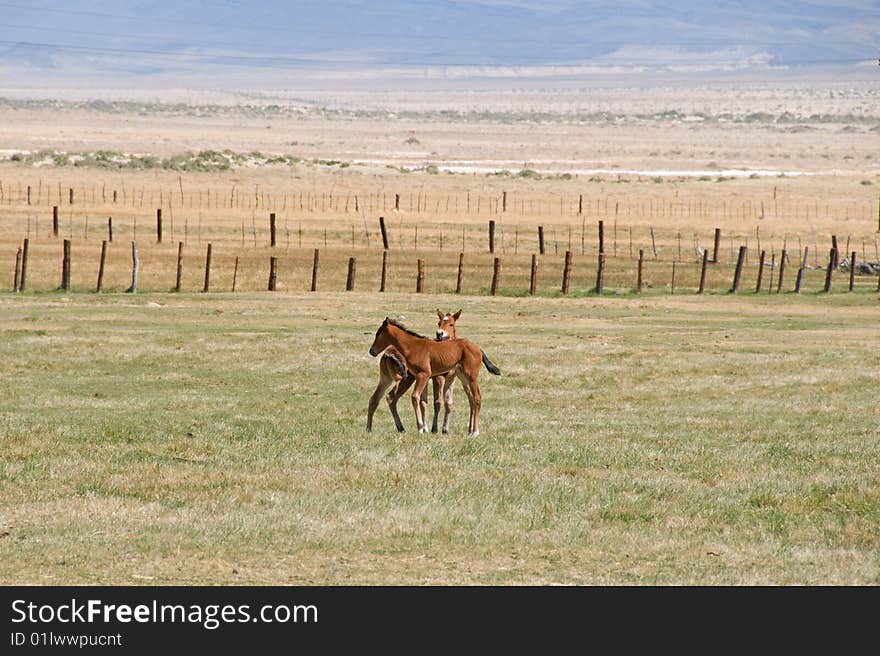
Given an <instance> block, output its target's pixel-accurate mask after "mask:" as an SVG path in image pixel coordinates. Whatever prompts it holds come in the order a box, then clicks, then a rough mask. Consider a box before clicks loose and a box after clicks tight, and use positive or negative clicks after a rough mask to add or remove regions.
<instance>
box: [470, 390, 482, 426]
mask: <svg viewBox="0 0 880 656" xmlns="http://www.w3.org/2000/svg"><path fill="white" fill-rule="evenodd" d="M471 383H472V385H473V392H472V393H473V395H474V431H473V433H471V437H476V436H477V435H479V434H480V408H482V407H483V395H482V393H481V392H480V386H479V385H477V379H476V377H474V378H473V380H472V381H471Z"/></svg>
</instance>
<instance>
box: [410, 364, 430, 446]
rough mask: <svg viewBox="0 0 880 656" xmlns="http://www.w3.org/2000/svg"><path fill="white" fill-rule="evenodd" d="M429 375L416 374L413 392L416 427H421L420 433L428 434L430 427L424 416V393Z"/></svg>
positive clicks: (423, 373)
mask: <svg viewBox="0 0 880 656" xmlns="http://www.w3.org/2000/svg"><path fill="white" fill-rule="evenodd" d="M428 378H429V376H428V374H426V373H425V372H421V373H418V374H416V386H415V387H414V388H413V391H412V404H413V410H415V412H416V425H417V426H418V427H419V433H427V432H428V427H427V424H426V422H425V419H424V415H423V414H422V392H423V391H424V390H425V387H426V386H427V384H428Z"/></svg>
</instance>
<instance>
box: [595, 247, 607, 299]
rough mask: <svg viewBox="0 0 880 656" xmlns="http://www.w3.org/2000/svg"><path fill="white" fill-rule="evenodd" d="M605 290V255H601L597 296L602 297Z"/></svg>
mask: <svg viewBox="0 0 880 656" xmlns="http://www.w3.org/2000/svg"><path fill="white" fill-rule="evenodd" d="M604 290H605V253H604V252H602V253H599V268H598V269H597V271H596V294H597V295H598V296H601V295H602V292H603V291H604Z"/></svg>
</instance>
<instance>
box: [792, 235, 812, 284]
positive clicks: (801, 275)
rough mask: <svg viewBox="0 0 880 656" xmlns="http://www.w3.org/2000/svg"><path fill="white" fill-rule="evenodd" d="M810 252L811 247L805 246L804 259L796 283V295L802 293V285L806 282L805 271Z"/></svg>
mask: <svg viewBox="0 0 880 656" xmlns="http://www.w3.org/2000/svg"><path fill="white" fill-rule="evenodd" d="M809 252H810V247H809V246H804V259H802V260H801V265H800V266H799V267H798V272H797V277H796V278H795V281H794V293H795V294H800V293H801V285H802V284H803V282H804V270H805V269H806V268H807V254H808V253H809Z"/></svg>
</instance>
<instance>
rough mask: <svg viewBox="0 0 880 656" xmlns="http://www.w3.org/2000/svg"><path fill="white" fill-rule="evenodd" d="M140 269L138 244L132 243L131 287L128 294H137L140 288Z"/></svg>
mask: <svg viewBox="0 0 880 656" xmlns="http://www.w3.org/2000/svg"><path fill="white" fill-rule="evenodd" d="M139 268H140V260H138V248H137V242H136V241H132V242H131V287H129V288H128V289H127V290H126V292H127V293H129V294H136V293H137V287H138V269H139Z"/></svg>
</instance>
